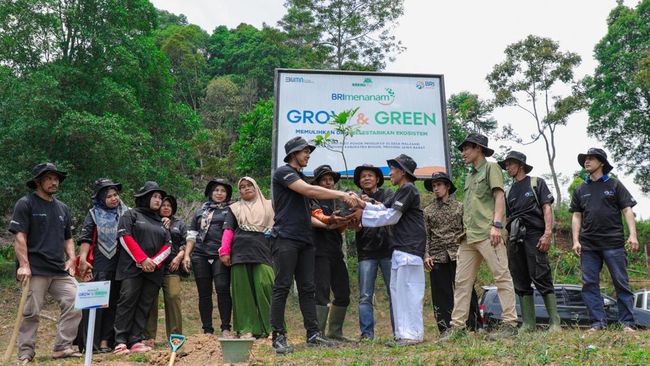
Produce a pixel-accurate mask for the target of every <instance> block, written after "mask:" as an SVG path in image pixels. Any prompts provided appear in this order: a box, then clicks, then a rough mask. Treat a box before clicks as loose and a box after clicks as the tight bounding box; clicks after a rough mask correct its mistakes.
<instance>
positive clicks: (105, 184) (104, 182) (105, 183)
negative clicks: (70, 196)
mask: <svg viewBox="0 0 650 366" xmlns="http://www.w3.org/2000/svg"><path fill="white" fill-rule="evenodd" d="M109 187H110V188H115V189H116V190H117V191H118V192H122V183H115V182H113V181H112V180H111V179H110V178H98V179H97V180H96V181H95V188H94V189H93V195H92V196H91V198H95V197H97V195H98V194H99V192H100V191H101V190H102V189H104V188H109Z"/></svg>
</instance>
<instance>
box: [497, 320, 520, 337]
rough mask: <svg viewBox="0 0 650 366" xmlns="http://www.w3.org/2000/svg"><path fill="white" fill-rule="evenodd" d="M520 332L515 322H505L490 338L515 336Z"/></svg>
mask: <svg viewBox="0 0 650 366" xmlns="http://www.w3.org/2000/svg"><path fill="white" fill-rule="evenodd" d="M518 333H519V330H518V329H517V326H516V325H514V324H503V325H501V327H499V330H498V331H496V332H494V333H492V334H490V339H492V340H497V339H503V338H510V337H514V336H516V335H517V334H518Z"/></svg>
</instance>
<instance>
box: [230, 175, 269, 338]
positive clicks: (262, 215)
mask: <svg viewBox="0 0 650 366" xmlns="http://www.w3.org/2000/svg"><path fill="white" fill-rule="evenodd" d="M237 187H238V189H239V195H240V200H239V201H237V202H235V203H233V204H232V205H230V211H229V212H228V215H227V216H226V223H225V225H224V233H223V238H222V240H221V242H222V244H221V248H220V249H219V256H220V257H219V259H220V260H221V261H222V262H223V263H224V264H225V265H227V266H232V267H231V279H232V297H233V323H234V327H235V331H236V332H237V334H238V335H239V336H240V337H251V336H253V337H256V338H265V337H268V335H269V334H270V332H271V323H270V319H269V316H270V310H271V297H272V293H273V280H274V275H273V268H272V267H271V247H270V244H269V239H268V237H269V233H270V231H271V229H272V228H273V216H274V213H273V207H271V201H270V200H267V199H266V198H264V195H263V194H262V191H260V188H259V187H258V186H257V182H255V180H254V179H253V178H250V177H243V178H241V179H240V180H239V182H238V183H237Z"/></svg>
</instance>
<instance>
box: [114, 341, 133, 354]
mask: <svg viewBox="0 0 650 366" xmlns="http://www.w3.org/2000/svg"><path fill="white" fill-rule="evenodd" d="M129 353H131V351H130V350H129V348H128V347H127V346H126V344H124V343H120V344H118V345H117V346H115V350H114V351H113V354H114V355H128V354H129Z"/></svg>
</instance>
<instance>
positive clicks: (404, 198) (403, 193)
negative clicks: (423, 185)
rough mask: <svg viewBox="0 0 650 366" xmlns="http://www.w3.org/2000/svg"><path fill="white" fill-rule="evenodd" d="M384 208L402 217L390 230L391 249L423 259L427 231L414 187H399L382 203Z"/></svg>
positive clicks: (410, 185)
mask: <svg viewBox="0 0 650 366" xmlns="http://www.w3.org/2000/svg"><path fill="white" fill-rule="evenodd" d="M384 206H386V207H388V208H393V209H395V210H398V211H400V212H402V217H400V219H399V221H398V222H397V224H395V225H393V228H392V234H393V235H392V236H391V248H392V249H393V250H399V251H402V252H406V253H409V254H413V255H417V256H419V257H421V258H424V251H425V248H426V244H427V231H426V229H425V227H424V213H423V212H422V209H421V208H420V192H418V189H417V188H416V187H415V185H414V184H413V183H411V182H409V183H406V184H404V185H403V186H401V187H400V188H399V189H398V190H397V192H395V195H394V196H393V197H391V198H390V199H388V200H387V201H386V202H384Z"/></svg>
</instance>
